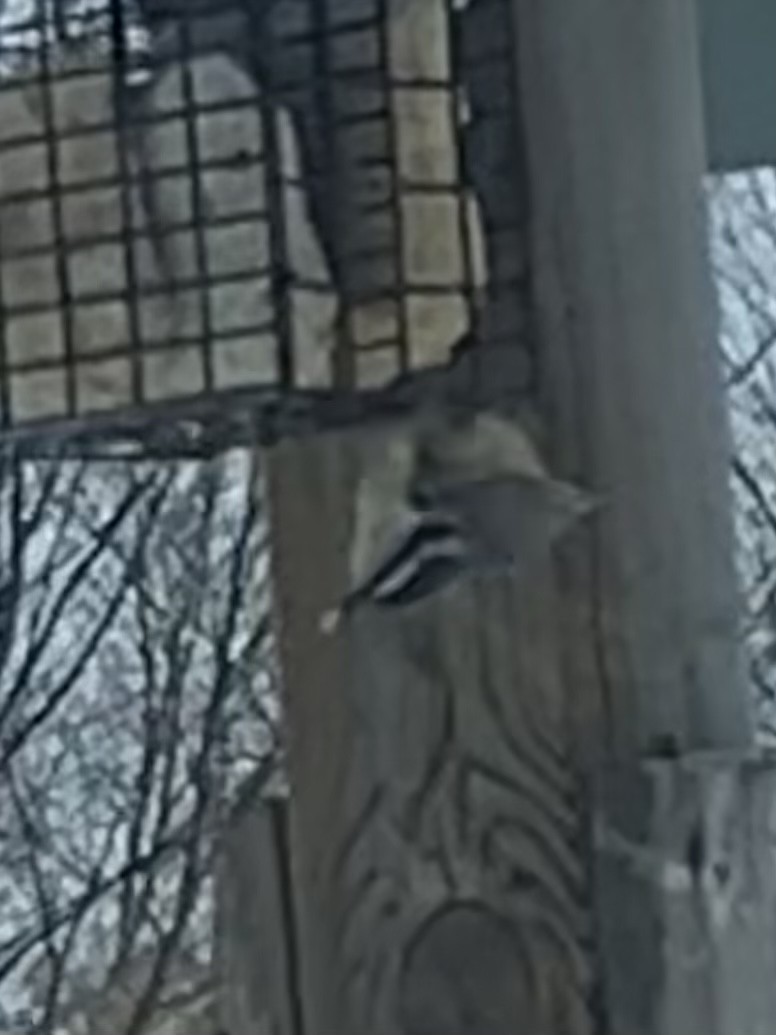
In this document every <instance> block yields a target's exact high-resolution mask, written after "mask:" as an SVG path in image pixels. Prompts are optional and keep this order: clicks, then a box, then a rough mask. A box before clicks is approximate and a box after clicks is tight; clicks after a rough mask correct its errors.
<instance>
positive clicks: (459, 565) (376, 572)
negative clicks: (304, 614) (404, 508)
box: [321, 510, 473, 634]
mask: <svg viewBox="0 0 776 1035" xmlns="http://www.w3.org/2000/svg"><path fill="white" fill-rule="evenodd" d="M472 561H473V544H472V542H471V541H470V540H469V539H468V537H467V536H466V533H465V529H464V527H463V525H462V524H461V522H460V521H458V520H457V519H456V518H455V517H454V516H453V515H451V514H446V513H444V512H443V511H433V510H429V511H422V510H418V511H415V512H413V513H412V514H411V516H410V518H409V520H408V521H407V522H405V525H404V527H403V528H401V529H400V531H399V533H398V535H397V536H396V538H395V541H394V542H392V543H391V545H390V547H389V549H388V550H387V552H386V553H385V555H384V556H382V557H380V558H379V559H378V561H377V564H376V565H375V567H374V568H373V570H372V571H370V572H369V573H368V574H367V576H366V577H365V578H364V579H363V581H361V582H359V583H358V584H357V585H356V586H355V587H354V588H353V589H352V590H350V591H349V592H348V593H347V594H346V595H345V597H344V598H343V600H342V602H341V603H340V604H339V605H338V606H337V607H335V608H332V609H330V610H329V611H327V612H325V613H324V615H323V616H322V619H321V629H322V631H323V632H325V633H327V634H330V633H332V632H334V631H335V630H336V629H337V628H338V626H339V625H340V623H341V622H342V620H343V619H344V618H345V617H346V616H348V615H349V614H350V613H351V612H352V611H353V610H354V609H355V608H356V607H357V606H358V605H359V604H361V603H363V602H365V601H369V602H371V603H373V604H376V605H377V606H379V607H388V608H391V607H407V606H408V605H410V604H414V603H416V602H417V601H418V600H422V599H424V598H426V597H428V596H430V595H431V594H433V593H436V592H438V591H439V590H441V589H442V588H443V587H444V586H446V585H447V584H448V583H450V582H451V581H453V580H454V579H455V578H457V577H458V576H459V575H460V574H461V573H462V571H464V570H465V568H466V567H467V566H468V565H469V564H471V563H472Z"/></svg>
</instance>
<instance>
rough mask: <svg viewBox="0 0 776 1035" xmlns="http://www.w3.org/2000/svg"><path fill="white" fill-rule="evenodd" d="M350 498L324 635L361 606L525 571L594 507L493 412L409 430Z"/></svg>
mask: <svg viewBox="0 0 776 1035" xmlns="http://www.w3.org/2000/svg"><path fill="white" fill-rule="evenodd" d="M356 496H357V498H356V507H355V520H354V526H355V527H354V532H353V545H352V549H351V586H350V588H349V589H348V590H347V591H346V593H345V594H344V596H343V597H342V599H341V600H340V602H339V603H338V604H337V605H336V606H335V607H332V608H329V609H328V610H327V611H325V612H324V613H323V615H322V616H321V620H320V628H321V631H322V632H323V633H324V634H326V635H331V634H332V633H334V632H335V631H336V630H337V629H338V628H339V627H340V626H341V624H342V622H343V620H345V619H346V618H348V617H349V616H351V615H352V614H353V613H354V612H355V611H356V610H357V609H358V608H360V607H362V606H371V607H375V608H378V609H386V608H392V609H396V608H404V607H408V606H410V605H412V604H417V603H419V602H422V601H425V600H427V599H429V598H430V597H432V596H434V595H436V594H437V593H439V592H440V591H441V590H442V589H444V588H445V587H446V586H447V585H449V584H450V583H451V582H453V581H455V580H457V579H459V578H461V577H465V576H466V575H467V574H477V575H483V574H489V573H495V572H499V571H506V570H512V571H520V572H523V573H524V572H525V571H526V570H528V569H530V567H531V565H532V564H534V563H535V562H536V560H537V559H538V558H540V557H541V556H542V555H543V554H546V552H547V551H548V550H549V548H550V546H551V545H552V544H553V543H554V542H555V541H556V540H557V539H558V538H559V537H560V536H562V535H564V534H565V533H566V532H567V531H568V530H569V529H570V528H572V527H573V526H574V525H575V524H576V523H577V522H578V521H580V520H582V519H583V518H585V517H586V516H587V515H589V514H590V513H592V512H593V511H594V510H595V509H596V508H597V506H598V501H597V500H596V499H595V498H594V497H593V496H592V495H591V494H589V493H587V492H584V491H583V490H581V489H579V488H578V487H577V486H575V485H572V484H570V483H568V482H565V481H562V480H559V479H556V478H553V477H552V476H551V475H550V474H549V473H548V472H547V470H546V468H545V467H544V465H543V463H542V462H541V460H540V458H539V456H538V453H537V452H536V450H535V449H534V447H533V445H532V443H531V442H530V439H529V438H528V436H527V435H526V434H525V432H524V431H523V430H522V429H521V427H520V426H519V425H518V424H517V423H516V422H514V421H509V420H507V419H505V418H502V417H500V416H498V415H495V414H475V415H473V416H472V417H471V419H470V420H469V421H468V422H467V421H462V420H461V419H460V417H456V418H455V419H454V420H453V421H452V422H448V421H445V420H444V419H443V418H442V419H441V421H440V419H439V418H437V419H436V420H435V421H433V422H430V423H429V421H428V420H427V419H424V418H420V420H419V421H416V422H409V423H408V425H407V427H406V428H402V429H401V430H397V431H396V432H395V433H394V434H393V436H390V435H389V436H388V438H387V440H386V441H385V442H384V443H383V445H382V451H380V450H379V449H378V450H376V451H373V452H372V453H371V455H370V457H369V461H368V464H367V469H366V471H365V473H364V475H363V476H362V478H361V480H360V483H359V486H358V490H357V494H356Z"/></svg>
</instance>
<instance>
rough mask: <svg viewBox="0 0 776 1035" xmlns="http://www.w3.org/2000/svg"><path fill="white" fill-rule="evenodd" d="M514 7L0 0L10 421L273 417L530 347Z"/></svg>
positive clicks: (5, 419)
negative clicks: (486, 348)
mask: <svg viewBox="0 0 776 1035" xmlns="http://www.w3.org/2000/svg"><path fill="white" fill-rule="evenodd" d="M510 6H511V5H510V4H509V2H508V0H469V3H468V4H461V5H457V6H456V5H454V4H453V3H452V2H451V0H142V2H140V3H139V4H138V6H137V7H136V6H134V3H130V0H91V2H87V0H48V2H45V3H44V2H43V0H33V2H30V3H28V4H27V5H25V4H23V3H21V2H20V0H16V3H13V0H5V6H4V7H2V8H0V73H1V75H0V312H1V314H2V320H0V422H1V424H2V429H3V431H4V432H5V434H6V436H11V437H14V438H16V439H17V440H20V441H24V442H37V443H38V445H40V442H41V435H40V432H41V431H42V432H43V433H44V434H43V438H44V439H45V438H46V436H47V435H50V433H51V431H52V430H55V429H56V430H60V429H61V430H63V431H64V432H65V433H66V434H69V435H71V436H77V435H79V434H87V435H89V434H91V433H93V432H97V433H99V434H102V435H106V434H108V433H109V432H110V430H111V429H115V428H117V427H121V428H123V429H126V428H128V427H132V428H135V429H136V430H137V429H140V428H146V429H148V428H149V427H159V426H163V427H167V429H168V430H169V427H170V423H171V418H172V417H180V418H181V419H183V418H188V417H191V416H196V417H197V419H198V421H199V426H200V427H201V426H202V424H203V423H207V420H208V419H210V420H211V421H212V420H214V419H215V418H216V417H220V418H221V420H227V421H229V420H231V419H232V418H234V415H235V413H236V412H237V411H238V410H239V412H240V413H242V414H243V415H244V414H247V413H250V415H251V417H250V422H249V423H250V429H251V430H250V434H251V435H256V434H258V435H259V436H260V437H261V436H263V435H270V436H273V435H276V434H282V433H283V432H284V430H286V429H287V428H290V427H293V426H295V422H296V423H299V422H300V421H301V423H303V424H307V423H309V421H313V422H314V423H315V424H316V425H318V426H319V425H321V424H323V425H326V424H331V423H337V422H338V421H340V420H342V419H345V415H347V414H356V415H358V416H359V418H361V417H363V416H365V415H373V414H375V413H376V412H377V411H379V409H380V407H381V406H382V405H390V399H391V398H392V397H393V389H394V387H395V386H397V385H401V386H406V384H407V383H408V380H409V381H411V380H412V379H413V377H414V376H415V375H416V374H419V373H421V372H423V371H425V372H428V371H429V370H434V369H440V370H443V369H445V368H446V367H447V366H448V364H449V362H450V358H451V355H452V354H453V351H454V350H455V348H456V346H460V345H461V343H466V344H467V345H471V346H475V347H479V346H482V345H484V344H491V345H492V344H502V345H504V346H505V348H507V349H509V350H510V351H512V352H513V353H515V354H517V352H518V351H519V349H520V346H521V345H522V344H524V340H525V334H524V331H525V327H524V324H525V312H526V306H525V304H524V301H525V295H526V284H525V280H526V273H525V261H524V251H525V235H524V230H525V212H524V196H523V191H522V188H521V168H520V157H519V140H518V139H517V125H518V119H517V107H516V103H515V73H514V64H513V49H514V48H513V41H514V33H513V32H512V26H511V21H510V16H511V11H510ZM459 351H460V350H459ZM237 401H239V402H240V403H241V404H244V405H241V406H239V407H238V406H236V402H237ZM206 415H209V417H207V416H206ZM20 434H21V439H19V435H20Z"/></svg>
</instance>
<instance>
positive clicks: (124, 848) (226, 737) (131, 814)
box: [0, 450, 277, 1035]
mask: <svg viewBox="0 0 776 1035" xmlns="http://www.w3.org/2000/svg"><path fill="white" fill-rule="evenodd" d="M1 473H2V481H1V482H0V608H1V609H2V618H3V621H2V631H1V634H0V845H2V857H3V866H2V868H0V1003H2V1007H0V1028H2V1029H3V1030H14V1026H16V1027H17V1028H18V1027H19V1026H21V1027H22V1028H23V1029H24V1030H26V1031H29V1030H30V1029H32V1030H35V1031H41V1032H54V1031H60V1030H65V1031H75V1030H78V1027H79V1025H80V1030H84V1031H88V1030H90V1028H89V1024H90V1021H89V1002H90V1001H91V1000H90V997H92V998H93V996H94V994H95V993H96V992H97V990H99V989H102V990H108V989H120V988H127V987H130V986H131V988H132V994H131V995H124V996H123V998H121V997H120V998H121V1004H120V1005H119V1000H118V999H116V1002H115V1004H114V1006H113V1009H114V1013H115V1015H114V1016H112V1017H111V1018H108V1017H107V1016H105V1015H104V1014H103V1015H101V1016H99V1017H96V1018H93V1021H94V1023H99V1024H100V1026H101V1029H102V1030H105V1025H106V1023H107V1024H109V1026H110V1028H111V1030H112V1031H117V1032H119V1031H121V1032H126V1033H127V1035H137V1033H139V1032H141V1031H145V1030H148V1026H149V1023H150V1022H151V1021H152V1019H153V1017H154V1014H155V1011H156V1010H157V1009H158V1007H159V1004H160V1003H161V1002H163V1000H164V998H165V996H166V995H167V994H168V993H169V990H170V980H168V979H170V978H171V975H176V982H177V984H176V987H179V986H180V983H181V981H182V980H183V976H182V974H181V960H183V959H184V958H185V959H188V960H190V961H191V964H192V965H191V967H190V968H189V970H190V974H193V973H194V972H195V970H196V967H195V966H194V964H195V962H197V961H198V962H199V964H200V965H203V963H204V961H206V957H207V953H208V950H209V933H210V925H209V907H210V895H209V887H208V881H209V876H210V873H211V861H212V853H213V845H214V843H215V835H216V833H217V829H218V824H219V821H220V819H221V817H222V815H223V810H224V808H226V807H227V806H228V801H229V795H230V792H231V791H232V789H233V787H234V784H235V782H236V781H237V780H239V779H240V777H241V776H242V775H244V774H246V773H247V772H250V771H252V770H255V768H256V767H257V766H262V765H269V764H270V761H271V760H272V759H273V758H274V756H275V751H276V747H277V744H276V698H275V697H274V686H273V683H274V673H273V669H272V660H271V657H272V654H271V638H270V625H269V598H268V582H267V551H266V529H265V524H264V521H263V516H262V499H261V480H260V472H259V470H258V467H257V462H256V459H255V456H254V455H252V454H251V453H250V452H249V451H247V450H243V451H233V452H231V453H227V454H225V455H224V456H223V457H222V458H221V459H219V460H215V461H212V462H210V463H204V462H202V463H199V462H194V461H186V462H174V461H168V462H154V463H151V462H139V461H118V460H117V461H113V460H111V461H93V462H89V461H83V460H69V459H66V458H60V459H52V460H48V461H45V462H43V461H40V462H35V463H33V462H29V461H27V462H21V461H19V460H17V459H15V458H14V457H13V456H10V457H7V458H5V459H4V460H3V469H2V472H1ZM138 961H141V962H142V966H139V962H138ZM184 969H185V968H184ZM203 973H204V969H203ZM104 994H105V993H104ZM114 998H116V997H114ZM102 1009H104V1003H103V1007H102ZM22 1014H23V1015H24V1016H21V1015H22Z"/></svg>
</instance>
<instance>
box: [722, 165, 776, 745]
mask: <svg viewBox="0 0 776 1035" xmlns="http://www.w3.org/2000/svg"><path fill="white" fill-rule="evenodd" d="M708 200H709V212H710V225H711V254H712V259H713V264H714V269H715V274H716V280H717V285H718V290H719V300H720V303H719V304H720V317H721V332H722V333H721V341H722V353H723V360H724V370H725V379H726V386H727V391H728V398H729V402H730V412H731V417H732V424H733V434H734V456H733V458H732V471H733V488H734V492H735V500H736V504H737V507H736V521H737V532H738V546H739V563H740V570H741V575H742V579H743V583H744V597H745V603H746V615H745V619H746V623H745V627H744V633H745V641H746V645H747V651H748V660H749V671H750V675H751V681H752V686H753V689H754V691H755V694H756V703H757V706H758V710H759V719H760V732H761V734H762V737H763V739H764V740H765V741H766V742H769V743H773V741H774V738H776V172H774V171H773V170H771V169H758V170H753V171H748V172H744V173H738V174H735V175H727V176H724V177H718V178H715V179H713V180H710V182H709V185H708Z"/></svg>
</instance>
